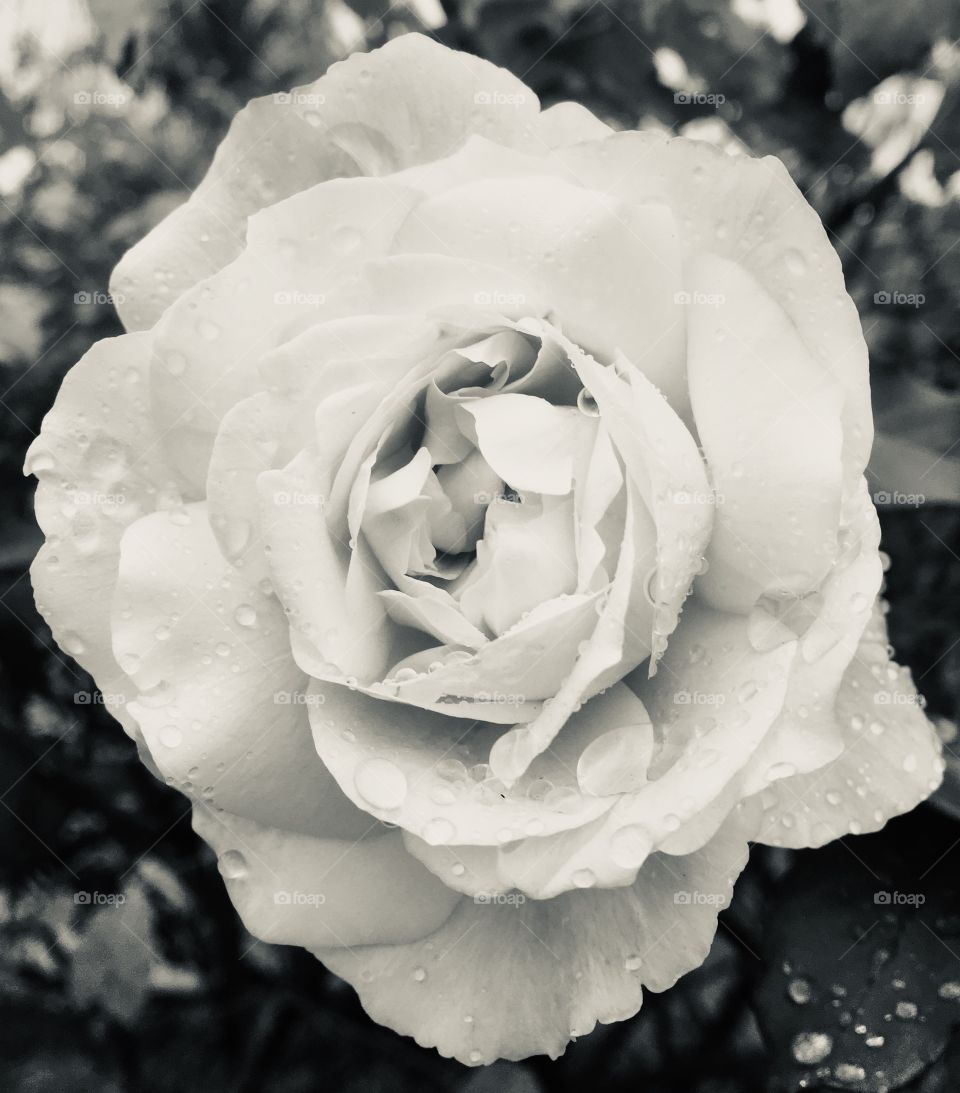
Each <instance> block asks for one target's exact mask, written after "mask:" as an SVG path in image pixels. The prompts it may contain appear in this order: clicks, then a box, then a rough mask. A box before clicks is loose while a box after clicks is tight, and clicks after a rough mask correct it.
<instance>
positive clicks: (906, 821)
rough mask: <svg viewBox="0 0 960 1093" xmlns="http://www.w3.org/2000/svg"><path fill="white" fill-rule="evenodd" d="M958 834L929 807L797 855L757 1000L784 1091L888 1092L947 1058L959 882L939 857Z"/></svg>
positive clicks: (958, 1012) (958, 977)
mask: <svg viewBox="0 0 960 1093" xmlns="http://www.w3.org/2000/svg"><path fill="white" fill-rule="evenodd" d="M956 837H957V828H956V825H955V824H953V823H952V822H950V821H949V820H946V819H944V818H942V817H939V816H937V815H936V814H935V813H933V812H931V811H929V810H926V809H921V810H919V811H918V812H916V813H913V814H911V815H910V816H907V817H903V818H902V819H900V820H898V821H895V822H894V823H891V824H888V825H887V827H886V828H885V829H884V830H883V831H881V832H878V833H877V834H876V835H870V836H866V837H863V838H857V839H850V840H846V839H844V840H839V841H837V842H835V843H832V844H831V845H830V846H829V847H827V848H825V849H823V850H819V851H812V852H803V853H801V854H800V855H798V858H797V864H796V865H795V867H794V868H793V869H792V870H791V872H790V873H789V874H788V876H787V878H786V880H785V882H784V883H783V884H782V885H781V887H780V889H779V891H778V893H777V897H776V900H775V904H774V906H773V907H771V909H770V913H769V915H768V923H769V925H768V928H767V932H766V936H765V938H764V945H763V949H764V959H765V963H766V965H767V968H766V971H765V973H764V976H763V979H762V981H761V983H760V986H759V988H758V991H757V994H756V997H755V1006H756V1010H757V1014H758V1017H759V1019H760V1022H761V1026H762V1028H763V1030H764V1034H765V1036H766V1038H767V1040H768V1043H769V1045H770V1048H771V1051H772V1056H773V1059H772V1062H773V1067H772V1070H773V1073H774V1074H775V1075H776V1078H777V1081H778V1083H779V1084H778V1085H777V1086H776V1088H782V1089H791V1090H792V1089H797V1088H804V1087H806V1088H810V1089H818V1088H836V1089H853V1090H861V1091H874V1093H886V1091H887V1090H894V1089H899V1088H901V1087H902V1086H904V1085H905V1084H906V1083H907V1082H910V1081H912V1080H913V1079H914V1078H916V1077H918V1076H919V1075H921V1074H923V1073H924V1072H926V1071H927V1070H928V1068H929V1067H930V1065H931V1063H932V1062H933V1061H934V1060H936V1059H937V1058H938V1057H939V1056H940V1055H941V1054H942V1052H943V1050H944V1048H945V1046H946V1044H947V1041H948V1038H949V1036H950V1033H951V1030H952V1028H953V1026H954V1025H955V1024H957V1022H958V1021H960V966H958V964H957V957H956V953H957V950H958V947H960V940H958V934H960V915H958V914H957V909H958V907H960V900H958V896H960V884H958V881H957V879H956V876H955V872H954V870H953V869H952V868H951V867H950V866H949V864H943V863H942V862H940V861H939V859H940V857H941V856H942V855H944V854H945V853H946V851H947V850H949V848H950V847H951V845H952V844H953V843H954V842H955V840H956ZM800 1083H804V1084H803V1085H801V1084H800Z"/></svg>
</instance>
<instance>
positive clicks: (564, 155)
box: [555, 132, 873, 493]
mask: <svg viewBox="0 0 960 1093" xmlns="http://www.w3.org/2000/svg"><path fill="white" fill-rule="evenodd" d="M555 155H556V157H557V158H558V159H559V160H560V161H561V162H562V163H563V164H564V165H565V166H566V168H567V169H568V170H569V171H570V173H571V174H572V175H573V177H574V178H576V179H577V180H578V181H579V182H580V183H581V185H584V186H589V187H591V188H593V189H596V190H600V191H602V192H604V193H607V194H609V195H611V196H612V197H616V198H618V199H620V200H621V201H632V202H638V203H639V202H643V203H646V202H653V203H656V202H662V203H663V204H665V205H666V206H667V207H668V208H670V209H671V210H672V211H673V214H674V218H675V222H676V225H677V230H678V234H679V241H680V247H681V249H682V252H683V254H684V257H689V256H690V255H692V254H698V253H703V252H704V251H711V252H713V253H714V254H719V255H721V256H722V257H724V258H728V259H730V260H731V261H733V262H736V263H738V264H739V265H741V266H743V268H744V269H745V270H747V271H748V272H749V273H750V274H751V275H752V276H753V277H754V278H755V279H756V280H757V281H758V282H759V283H760V284H761V285H763V286H764V288H765V289H766V290H767V292H768V293H770V295H771V296H773V298H774V299H775V300H776V301H777V303H778V304H779V305H780V306H781V307H782V308H783V309H784V311H786V313H787V315H788V316H789V317H790V320H791V321H792V323H793V324H794V325H795V326H796V328H797V331H798V332H799V334H800V337H801V339H802V340H803V342H804V344H805V345H806V346H807V348H808V349H809V350H810V352H811V353H812V354H813V357H814V358H815V359H816V360H817V361H819V362H820V364H821V365H823V366H824V367H825V368H826V369H827V370H828V371H829V372H830V373H831V374H832V375H833V376H834V377H835V378H836V380H837V381H838V382H839V383H840V385H841V387H842V388H843V390H844V394H845V401H844V411H843V465H844V485H845V490H846V492H849V493H852V492H855V490H856V488H857V483H858V482H859V479H860V476H861V475H862V474H863V468H864V467H865V466H866V463H867V457H868V455H869V453H870V444H871V440H872V437H873V423H872V416H871V410H870V388H869V379H868V367H867V347H866V343H865V342H864V340H863V333H862V331H861V329H860V318H859V316H858V314H857V309H856V307H855V306H854V304H853V301H852V300H851V299H850V297H849V296H848V295H847V292H846V289H845V287H844V282H843V273H842V270H841V266H840V259H839V257H838V256H837V253H836V251H835V250H834V248H833V247H832V246H831V244H830V240H829V239H828V238H827V234H826V232H825V231H824V229H823V225H822V224H821V222H820V218H819V217H818V216H817V214H816V213H815V212H814V210H813V209H812V208H810V206H809V205H808V204H807V202H806V200H805V199H804V197H803V195H802V194H801V193H800V191H799V190H798V189H797V187H796V185H795V184H794V183H793V181H792V180H791V178H790V176H789V174H788V173H787V170H786V168H785V167H784V166H783V164H782V163H781V162H780V161H779V160H777V159H774V158H773V157H772V156H766V157H764V158H763V159H753V158H751V157H749V156H728V155H726V154H725V153H723V152H721V151H720V150H719V149H717V148H715V147H713V146H712V145H709V144H706V143H703V142H701V141H691V140H687V139H685V138H682V137H680V138H675V139H668V138H666V137H665V136H663V135H662V134H659V133H652V132H645V133H615V134H613V135H612V136H610V137H608V138H607V139H606V140H602V141H588V142H586V143H583V144H577V145H574V146H572V147H569V148H565V149H558V150H557V152H556V153H555ZM628 356H629V354H628ZM634 364H637V365H638V366H639V367H643V362H642V361H638V360H635V361H634Z"/></svg>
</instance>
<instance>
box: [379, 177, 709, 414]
mask: <svg viewBox="0 0 960 1093" xmlns="http://www.w3.org/2000/svg"><path fill="white" fill-rule="evenodd" d="M394 253H397V254H417V253H419V254H431V253H439V254H449V255H451V256H452V257H455V258H463V259H467V260H469V261H477V262H485V263H488V264H491V265H498V266H502V267H503V268H505V269H507V270H510V271H516V272H518V273H520V274H521V275H523V276H526V277H528V278H530V279H532V280H533V281H534V283H535V284H536V285H537V286H539V293H538V294H542V295H545V296H546V297H547V300H548V302H549V304H550V305H551V307H552V308H553V310H555V312H556V314H557V316H558V320H559V323H560V325H561V326H562V327H563V330H564V331H565V333H566V334H567V335H568V337H569V338H570V339H571V340H572V341H574V342H576V343H578V344H579V345H581V346H583V347H584V348H585V349H587V350H588V351H590V352H593V353H594V354H596V355H598V356H601V357H605V358H606V359H607V360H611V359H612V357H613V353H614V351H615V350H617V349H620V350H621V351H622V352H623V353H624V354H626V356H628V357H629V358H630V359H631V360H632V361H633V362H634V363H635V364H636V365H637V367H638V368H641V369H642V370H643V372H644V373H645V374H646V375H647V376H648V377H649V378H650V379H651V380H652V381H653V382H654V383H656V384H657V385H658V386H659V387H661V388H662V389H663V391H664V392H665V394H666V396H667V398H668V399H669V400H670V402H671V404H672V405H673V406H674V407H675V408H676V409H677V411H678V412H679V413H681V414H682V413H684V411H685V408H686V405H687V403H686V386H685V382H684V364H683V343H684V334H683V313H682V306H681V304H679V303H678V302H677V293H678V292H679V291H680V287H681V281H680V265H679V250H678V246H677V243H676V231H675V228H674V224H673V217H672V215H671V214H670V213H669V212H668V210H667V209H666V208H665V207H664V206H640V205H639V204H635V203H630V204H625V203H620V202H618V201H611V200H610V199H609V198H608V197H606V196H605V195H603V194H600V193H597V192H595V191H593V190H586V189H582V188H580V187H578V186H574V185H571V184H570V183H569V182H566V181H563V180H562V179H558V178H551V177H549V176H548V175H541V176H539V177H535V178H523V179H517V178H504V179H498V178H493V179H486V180H481V181H477V182H471V183H467V184H465V185H463V186H458V187H456V188H454V189H452V190H448V191H446V192H445V193H442V194H439V195H437V196H434V197H429V198H427V199H426V200H425V201H424V202H422V203H421V204H420V205H419V206H418V207H417V208H416V210H415V211H414V212H413V213H412V214H411V215H410V216H409V217H408V219H407V221H406V223H405V224H404V226H403V227H402V228H401V229H400V231H399V232H398V234H397V238H396V241H395V243H394Z"/></svg>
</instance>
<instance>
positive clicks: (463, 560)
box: [28, 36, 941, 1063]
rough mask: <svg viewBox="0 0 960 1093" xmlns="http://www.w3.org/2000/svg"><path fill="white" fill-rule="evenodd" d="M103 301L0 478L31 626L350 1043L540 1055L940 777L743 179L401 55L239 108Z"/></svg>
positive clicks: (816, 265)
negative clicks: (771, 849)
mask: <svg viewBox="0 0 960 1093" xmlns="http://www.w3.org/2000/svg"><path fill="white" fill-rule="evenodd" d="M111 288H112V290H113V291H114V297H115V299H116V300H117V301H118V302H119V308H120V311H121V314H122V317H123V319H124V322H125V324H126V326H127V328H128V330H129V331H130V333H128V334H126V335H124V336H123V337H120V338H116V339H113V340H110V341H104V342H101V343H99V344H97V345H96V346H94V348H93V349H92V350H91V351H90V353H89V354H88V355H87V356H86V357H84V359H83V360H82V361H81V362H80V363H79V364H78V365H77V366H76V368H75V369H74V370H73V371H72V372H71V373H70V375H69V376H68V377H67V379H66V381H65V382H64V385H63V388H62V390H61V392H60V395H59V397H58V400H57V403H56V405H55V407H54V408H53V410H52V411H51V412H50V414H49V415H48V417H47V419H46V421H45V423H44V428H43V433H42V435H41V436H40V438H39V439H38V440H37V441H36V442H35V444H34V446H33V447H32V449H31V452H30V454H29V457H28V469H29V470H30V471H32V472H33V473H35V474H36V475H37V477H38V478H39V480H40V486H39V489H38V493H37V513H38V517H39V519H40V522H41V524H42V527H43V529H44V531H45V533H46V536H47V543H46V545H45V547H44V548H43V550H42V551H41V553H40V555H39V557H38V559H37V562H36V564H35V566H34V569H33V580H34V584H35V588H36V593H37V598H38V603H39V605H40V608H41V610H42V611H43V613H44V615H45V617H46V618H47V620H48V621H49V623H50V625H51V627H52V629H53V632H54V635H55V636H56V638H57V640H58V642H59V643H60V644H61V645H62V647H63V648H64V649H65V650H67V651H68V652H70V653H71V654H73V655H74V656H75V657H76V658H77V659H78V660H79V662H80V663H81V664H82V665H84V666H85V667H86V668H88V669H89V670H90V671H91V672H92V673H93V674H94V675H95V677H96V679H97V682H98V684H99V686H100V687H101V688H102V689H103V690H104V691H105V692H109V693H111V694H116V695H118V696H122V697H125V698H126V699H127V701H126V702H118V703H117V705H116V712H117V716H118V717H120V718H121V719H122V720H123V721H124V723H125V725H126V728H127V730H128V731H129V732H130V733H131V734H132V735H133V736H134V737H135V738H136V739H137V740H138V742H139V743H140V744H141V747H142V751H143V754H144V757H145V759H146V761H147V762H148V763H150V765H151V767H152V768H153V769H154V770H155V771H156V772H157V773H158V774H159V775H160V776H162V777H163V778H165V779H166V780H167V781H168V782H169V783H170V784H172V785H175V786H178V787H179V788H180V789H181V790H182V791H183V792H184V793H186V794H187V795H188V797H190V798H191V800H192V801H193V802H194V816H195V826H196V828H197V830H198V831H199V832H200V834H201V835H202V836H203V837H204V838H205V839H206V840H207V841H208V842H209V843H210V845H211V846H213V847H214V848H215V850H216V851H217V852H218V854H219V855H220V868H221V872H222V873H223V875H224V877H225V878H226V883H227V886H228V888H229V891H230V894H231V897H232V898H233V901H234V903H235V904H236V906H237V908H238V910H239V912H240V914H241V916H242V917H243V919H244V922H245V923H246V925H247V927H248V928H249V929H250V930H251V931H252V932H253V933H254V934H256V935H257V936H259V937H261V938H264V939H266V940H269V941H276V942H282V943H288V944H296V945H302V946H304V947H306V948H308V949H311V950H312V951H314V952H315V953H316V954H317V955H318V956H319V957H320V958H321V959H322V960H323V961H324V962H325V963H326V964H327V965H328V966H329V967H331V968H332V969H333V970H334V971H335V972H337V973H338V974H339V975H342V976H343V977H345V978H346V979H348V980H349V981H350V982H351V983H353V984H354V986H355V987H356V988H357V990H358V991H359V993H360V996H361V998H362V1000H363V1003H364V1005H365V1006H366V1007H367V1009H368V1010H369V1012H370V1013H371V1014H372V1015H373V1016H374V1017H375V1018H376V1019H377V1020H378V1021H381V1022H383V1023H385V1024H387V1025H390V1026H391V1027H393V1028H395V1029H398V1030H399V1031H401V1032H404V1033H407V1034H409V1035H412V1036H415V1037H416V1038H417V1040H418V1041H419V1042H421V1043H423V1044H430V1045H436V1046H437V1047H438V1048H439V1050H440V1051H441V1052H443V1053H444V1054H447V1055H454V1056H456V1057H457V1058H459V1059H461V1060H463V1061H465V1062H468V1063H480V1062H488V1061H491V1060H493V1059H495V1058H497V1057H506V1058H521V1057H523V1056H526V1055H529V1054H532V1053H541V1052H546V1053H549V1054H552V1055H556V1054H557V1053H559V1052H560V1051H562V1050H563V1048H564V1045H565V1044H566V1042H567V1041H568V1039H569V1038H570V1037H571V1036H573V1035H581V1034H584V1033H586V1032H589V1031H590V1029H591V1028H593V1026H594V1024H595V1023H596V1022H597V1021H603V1022H609V1021H615V1020H619V1019H621V1018H624V1017H627V1016H629V1015H631V1014H633V1013H635V1012H636V1011H637V1009H638V1008H639V1006H640V1001H641V993H642V988H643V987H644V986H646V987H648V988H649V989H652V990H663V989H664V988H666V987H668V986H670V985H671V984H672V983H673V982H674V981H675V980H676V979H677V978H678V977H679V976H680V975H682V974H683V973H684V972H686V971H688V970H690V969H691V968H693V967H696V966H697V965H698V964H699V963H700V962H701V961H702V960H703V958H704V956H705V955H706V952H707V950H708V948H709V946H710V943H711V938H712V936H713V933H714V930H715V926H716V915H717V912H718V909H719V908H720V907H721V906H722V905H723V904H724V903H725V902H726V901H727V899H728V897H729V894H730V891H731V887H732V884H733V881H734V879H735V878H736V876H737V874H738V873H739V871H740V870H741V868H742V867H743V864H744V862H745V861H746V857H747V844H748V840H751V839H753V840H759V841H762V842H767V843H774V844H777V845H785V846H811V845H812V846H816V845H819V844H822V843H825V842H827V841H829V840H831V839H833V838H836V837H837V836H839V835H842V834H845V833H848V832H859V831H868V830H875V829H877V828H878V827H880V826H882V824H883V823H884V822H885V820H886V819H887V818H888V817H889V816H891V815H893V814H895V813H898V812H902V811H904V810H906V809H909V808H911V807H913V806H914V805H915V804H916V803H917V802H918V801H920V800H921V799H923V798H924V797H925V796H926V795H927V793H928V792H930V790H931V789H932V788H934V787H935V786H936V785H937V783H938V781H939V778H940V774H941V761H940V758H939V754H938V746H937V742H936V739H935V736H934V733H933V732H932V730H931V728H930V726H929V725H928V723H927V721H926V719H925V717H924V715H923V713H922V711H921V709H920V708H919V706H918V705H916V704H912V703H911V701H909V699H910V698H911V696H913V695H914V690H913V687H912V684H911V683H910V680H909V678H908V676H907V673H906V672H905V671H904V670H902V669H899V668H897V667H896V666H895V665H893V664H891V663H890V661H889V660H888V657H887V653H886V636H885V630H884V623H883V619H882V616H881V614H880V613H879V611H878V610H877V606H876V605H877V596H878V591H879V589H880V583H881V565H880V560H879V556H878V549H877V548H878V526H877V521H876V515H875V512H874V509H873V506H872V504H871V503H870V500H869V497H868V494H867V492H866V489H865V486H864V482H863V470H864V466H865V463H866V459H867V454H868V452H869V449H870V443H871V436H872V426H871V418H870V403H869V391H868V378H867V361H866V351H865V347H864V343H863V339H862V337H861V333H860V327H859V323H858V319H857V315H856V311H855V309H854V307H853V304H852V303H851V301H850V300H849V298H848V297H847V296H846V294H845V292H844V287H843V281H842V277H841V273H840V266H839V262H838V261H837V258H836V256H835V254H834V253H833V251H832V250H831V248H830V246H829V244H828V242H827V239H826V236H825V234H824V231H823V229H822V227H821V225H820V223H819V221H818V219H817V217H816V215H815V214H814V213H813V211H812V210H811V209H810V208H809V207H808V206H807V205H806V203H805V202H804V200H803V198H802V196H801V195H800V193H799V192H798V191H797V190H796V188H795V187H794V185H793V184H792V182H791V181H790V179H789V177H788V175H787V172H786V171H785V170H784V168H783V166H782V165H781V164H780V163H779V162H778V161H776V160H774V159H770V158H767V159H762V160H755V159H749V158H739V159H735V158H728V157H727V156H725V155H723V154H721V153H720V152H718V151H717V150H715V149H714V148H712V147H709V146H707V145H704V144H699V143H695V142H691V141H686V140H667V139H665V138H664V137H662V136H660V135H659V134H651V133H636V132H630V133H612V132H611V131H610V130H608V129H607V127H606V126H604V125H603V124H601V123H600V122H599V121H597V120H596V119H595V118H594V117H593V116H592V115H590V114H589V113H588V112H587V111H585V110H583V109H581V108H579V107H576V106H574V105H571V104H565V105H561V106H558V107H554V108H552V109H550V110H547V111H544V112H540V109H539V105H538V103H537V100H536V98H535V96H534V95H533V94H532V92H530V91H529V89H528V88H526V87H524V86H523V85H522V84H521V83H519V82H518V81H517V80H515V79H514V78H513V77H511V76H510V75H508V74H507V73H506V72H503V71H500V70H498V69H496V68H493V67H492V66H490V65H489V64H487V63H485V62H482V61H479V60H477V59H476V58H474V57H469V56H466V55H463V54H458V53H454V52H451V51H449V50H447V49H445V48H443V47H441V46H438V45H436V44H435V43H433V42H432V41H430V40H428V39H425V38H421V37H418V36H407V37H403V38H400V39H398V40H396V41H394V42H392V43H391V44H390V45H388V46H386V47H385V48H384V49H382V50H380V51H378V52H376V53H374V54H371V55H369V56H356V57H353V58H351V59H350V60H349V61H346V62H344V63H343V64H340V65H336V66H334V67H333V68H332V69H331V70H330V72H329V73H328V74H327V75H326V76H325V77H324V78H323V79H321V80H319V81H318V82H317V83H316V84H314V85H311V86H310V87H308V88H302V89H299V90H298V91H296V92H294V93H292V94H291V95H288V96H271V97H268V98H265V99H260V100H257V101H255V102H253V103H251V104H250V105H249V106H248V107H247V108H246V109H245V110H244V111H242V112H241V113H240V114H239V115H238V117H237V118H236V120H235V121H234V124H233V126H232V128H231V130H230V132H229V134H228V135H227V137H226V138H225V140H224V142H223V144H222V145H221V147H220V149H219V150H218V152H217V154H216V156H215V158H214V161H213V166H212V167H211V170H210V173H209V174H208V176H207V178H206V179H205V180H204V182H203V183H202V184H201V186H200V187H199V188H198V189H197V191H196V192H195V193H194V194H193V196H192V197H191V198H190V200H189V201H188V202H187V203H186V204H185V205H184V206H183V207H181V208H180V209H178V210H177V211H176V212H174V213H173V214H171V215H170V216H169V217H168V218H167V219H166V220H165V221H164V222H163V223H162V224H161V225H160V226H159V227H158V228H156V229H155V230H154V231H153V232H152V233H151V234H150V235H149V236H148V237H147V238H146V239H145V240H144V241H143V242H141V243H140V244H138V245H137V246H136V247H134V248H133V250H132V251H131V252H130V253H129V254H128V255H127V256H126V257H125V258H124V259H123V261H122V262H121V263H120V266H119V267H118V269H117V272H116V275H115V278H114V284H113V285H112V286H111ZM77 491H85V493H86V494H88V495H89V496H91V497H93V498H96V497H101V496H104V497H112V498H116V497H120V498H122V503H114V504H111V505H107V504H103V505H98V504H90V505H84V506H81V507H77V506H75V505H71V504H69V498H70V496H71V494H75V493H76V492H77ZM904 698H906V699H907V701H904V700H903V699H904ZM381 821H383V822H382V823H381ZM384 824H387V825H389V826H388V827H387V826H384Z"/></svg>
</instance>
